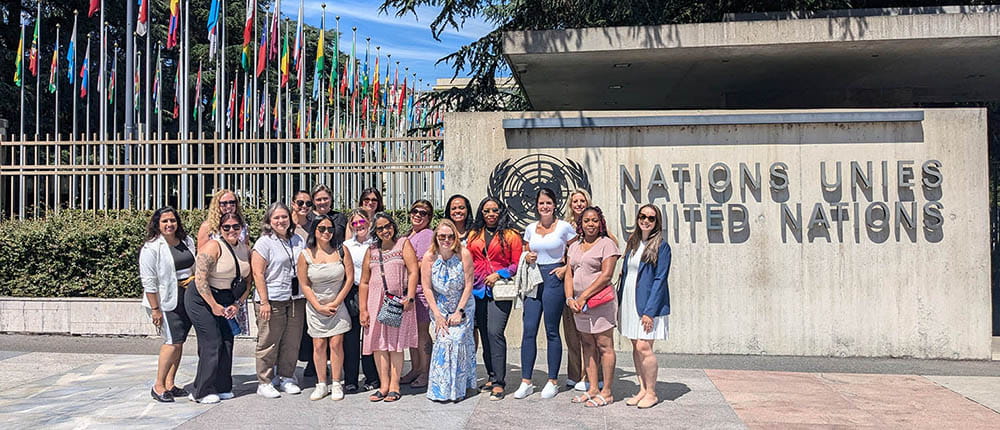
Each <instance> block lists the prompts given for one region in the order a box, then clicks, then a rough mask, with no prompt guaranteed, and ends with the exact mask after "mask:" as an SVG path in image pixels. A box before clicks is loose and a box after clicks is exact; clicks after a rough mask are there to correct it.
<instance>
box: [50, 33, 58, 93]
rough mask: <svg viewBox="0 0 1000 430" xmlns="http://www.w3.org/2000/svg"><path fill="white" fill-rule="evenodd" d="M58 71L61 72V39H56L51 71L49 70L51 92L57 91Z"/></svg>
mask: <svg viewBox="0 0 1000 430" xmlns="http://www.w3.org/2000/svg"><path fill="white" fill-rule="evenodd" d="M58 73H59V41H58V40H56V46H55V48H54V49H53V51H52V64H51V66H50V71H49V92H50V93H55V92H56V85H57V84H58V81H56V78H57V76H58Z"/></svg>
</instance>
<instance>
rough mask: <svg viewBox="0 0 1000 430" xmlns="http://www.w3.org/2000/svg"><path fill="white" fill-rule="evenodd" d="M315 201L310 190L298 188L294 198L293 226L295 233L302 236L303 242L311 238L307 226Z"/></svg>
mask: <svg viewBox="0 0 1000 430" xmlns="http://www.w3.org/2000/svg"><path fill="white" fill-rule="evenodd" d="M312 208H313V201H312V195H311V194H309V191H306V190H298V191H296V192H295V198H293V199H292V226H293V230H294V233H295V234H296V235H298V236H299V237H300V238H302V243H305V242H306V239H308V238H309V232H308V231H307V230H306V227H308V226H309V213H310V212H312Z"/></svg>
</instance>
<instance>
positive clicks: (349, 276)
mask: <svg viewBox="0 0 1000 430" xmlns="http://www.w3.org/2000/svg"><path fill="white" fill-rule="evenodd" d="M342 237H344V234H343V231H341V230H339V229H338V228H337V227H336V226H335V225H334V223H333V219H331V218H330V217H329V216H327V215H319V216H317V217H316V219H315V220H314V222H313V224H312V230H311V231H310V232H309V239H308V240H307V241H306V249H304V250H303V251H302V253H301V254H300V255H299V263H298V272H299V282H300V283H301V284H302V292H303V293H305V296H306V300H308V301H309V305H310V306H308V307H307V308H306V323H307V324H308V326H309V336H311V337H312V338H313V363H316V376H317V378H316V379H317V382H316V389H315V390H313V393H312V394H311V395H310V396H309V399H310V400H319V399H322V398H323V397H324V396H326V394H327V390H328V388H327V387H328V385H327V378H326V361H327V358H328V357H329V360H330V373H331V376H332V377H331V380H330V383H329V393H330V398H331V399H333V400H342V399H343V398H344V389H343V386H342V385H341V376H342V375H341V370H342V369H343V366H344V336H343V335H344V333H347V332H348V331H350V330H351V315H350V314H348V313H347V309H345V307H344V301H345V300H346V299H347V293H348V292H349V291H350V289H351V288H352V287H353V286H354V263H353V262H351V253H350V251H349V250H348V249H347V247H345V246H343V243H344V242H343V240H341V238H342ZM328 352H329V356H328V355H327V353H328Z"/></svg>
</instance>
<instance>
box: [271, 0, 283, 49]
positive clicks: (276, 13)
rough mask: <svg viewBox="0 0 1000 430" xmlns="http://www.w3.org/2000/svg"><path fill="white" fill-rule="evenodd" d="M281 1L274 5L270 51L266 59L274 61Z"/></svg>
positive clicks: (277, 41)
mask: <svg viewBox="0 0 1000 430" xmlns="http://www.w3.org/2000/svg"><path fill="white" fill-rule="evenodd" d="M279 18H281V0H278V1H276V2H275V3H274V13H273V14H272V15H271V36H270V38H271V49H270V52H269V54H268V59H271V60H274V59H277V58H278V43H279V40H278V38H279V36H280V35H279V33H278V31H279V30H280V27H281V26H280V23H281V20H280V19H279Z"/></svg>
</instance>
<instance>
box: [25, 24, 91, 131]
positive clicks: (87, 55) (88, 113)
mask: <svg viewBox="0 0 1000 430" xmlns="http://www.w3.org/2000/svg"><path fill="white" fill-rule="evenodd" d="M90 36H91V33H90V32H89V31H88V32H87V53H86V54H85V55H84V59H86V60H87V61H86V63H87V64H86V66H87V69H88V70H87V80H88V81H89V80H90V70H89V69H90ZM81 74H82V73H81ZM80 79H81V81H80V85H83V81H82V79H83V78H80ZM81 91H82V90H81ZM74 100H76V98H75V96H74ZM83 111H84V112H85V115H86V120H87V122H86V123H85V124H84V130H85V135H84V136H83V137H84V140H90V137H91V136H90V83H89V82H88V83H87V103H86V106H85V107H84V109H83ZM21 115H24V109H21Z"/></svg>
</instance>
